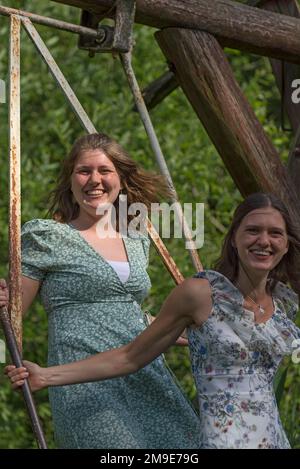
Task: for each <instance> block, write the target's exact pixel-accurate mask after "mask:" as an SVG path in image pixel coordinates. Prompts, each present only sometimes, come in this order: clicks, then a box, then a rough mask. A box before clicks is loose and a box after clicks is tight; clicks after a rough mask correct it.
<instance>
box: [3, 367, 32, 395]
mask: <svg viewBox="0 0 300 469" xmlns="http://www.w3.org/2000/svg"><path fill="white" fill-rule="evenodd" d="M4 373H5V374H6V375H7V376H8V378H9V379H10V382H11V385H12V388H13V389H17V388H19V387H20V386H22V385H23V384H24V382H25V379H26V378H28V376H29V373H28V371H27V369H26V368H25V367H20V368H16V367H15V366H14V365H8V366H6V367H5V370H4Z"/></svg>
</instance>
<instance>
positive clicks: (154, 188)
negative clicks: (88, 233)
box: [48, 133, 172, 223]
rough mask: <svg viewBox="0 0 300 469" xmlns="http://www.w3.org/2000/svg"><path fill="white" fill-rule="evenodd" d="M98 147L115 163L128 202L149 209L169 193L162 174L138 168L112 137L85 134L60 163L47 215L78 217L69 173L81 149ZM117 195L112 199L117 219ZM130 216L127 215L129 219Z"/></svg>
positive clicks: (61, 218)
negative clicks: (136, 203)
mask: <svg viewBox="0 0 300 469" xmlns="http://www.w3.org/2000/svg"><path fill="white" fill-rule="evenodd" d="M88 150H101V151H102V152H103V153H104V154H105V155H106V156H107V157H108V158H109V159H110V160H111V162H112V163H113V164H114V166H115V168H116V170H117V173H118V175H119V178H120V181H121V185H122V186H123V190H122V192H123V193H124V194H126V195H127V203H128V206H129V205H130V204H132V203H135V202H140V203H143V204H145V205H146V206H147V208H148V209H150V205H151V203H152V202H158V201H159V199H160V197H170V196H171V193H172V191H171V189H170V188H169V186H168V184H167V182H166V180H165V179H164V177H163V176H160V175H158V174H155V173H150V172H147V171H145V170H143V169H142V168H140V167H139V166H138V165H137V163H135V162H134V161H133V160H132V159H131V158H130V156H129V155H128V153H127V152H126V151H125V150H124V149H123V148H122V147H121V145H119V144H118V143H117V142H116V141H115V140H113V139H112V138H110V137H108V135H106V134H103V133H95V134H89V135H84V136H83V137H80V138H79V139H78V140H76V142H75V143H74V145H73V147H72V149H71V151H70V153H69V155H68V156H67V157H66V158H65V160H64V161H63V164H62V168H61V172H60V174H59V177H58V183H57V186H56V188H55V189H54V190H53V191H52V192H51V194H50V208H49V211H48V216H50V217H51V218H54V219H55V220H57V221H60V222H62V223H68V222H70V221H71V220H73V219H75V218H77V216H78V214H79V205H78V204H77V202H74V199H73V194H72V191H71V176H72V173H73V170H74V166H75V164H76V161H77V159H78V157H79V155H81V154H82V153H83V152H85V151H88ZM118 205H119V204H118V199H117V200H116V201H115V208H116V215H117V220H118ZM131 218H132V216H128V221H130V219H131Z"/></svg>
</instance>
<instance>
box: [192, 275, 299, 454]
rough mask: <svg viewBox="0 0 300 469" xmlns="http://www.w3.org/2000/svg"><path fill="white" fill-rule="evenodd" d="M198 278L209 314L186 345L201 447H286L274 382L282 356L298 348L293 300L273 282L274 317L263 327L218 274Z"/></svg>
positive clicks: (294, 298)
mask: <svg viewBox="0 0 300 469" xmlns="http://www.w3.org/2000/svg"><path fill="white" fill-rule="evenodd" d="M197 276H198V277H199V278H205V279H207V280H208V281H209V283H210V285H211V289H212V300H213V308H212V312H211V315H210V316H209V318H208V319H207V320H206V321H205V323H204V324H202V326H201V327H198V328H192V327H191V328H189V330H188V336H189V346H190V353H191V361H192V370H193V375H194V378H195V381H196V386H197V390H198V397H199V409H200V442H199V446H200V447H201V448H289V447H290V445H289V442H288V439H287V437H286V435H285V432H284V430H283V428H282V424H281V422H280V417H279V413H278V408H277V404H276V399H275V395H274V390H273V378H274V375H275V373H276V371H277V369H278V366H279V364H280V362H281V360H282V358H283V356H284V355H289V354H292V353H293V351H294V350H295V347H297V345H298V347H299V338H300V330H299V329H298V328H297V327H296V325H295V324H294V322H293V319H294V318H295V315H296V312H297V310H298V297H297V295H296V294H295V293H294V292H293V291H292V290H290V289H289V288H288V287H287V286H286V285H284V284H283V283H280V282H278V283H277V285H276V288H275V291H274V292H273V303H274V307H275V309H274V313H273V316H272V317H271V318H270V319H269V320H268V321H267V322H266V323H264V324H256V323H255V322H254V314H253V312H252V311H249V310H247V309H244V308H243V300H244V299H243V296H242V294H241V293H240V291H239V290H238V289H237V288H236V287H235V286H234V285H233V284H232V283H231V282H230V281H229V280H228V279H227V278H226V277H225V276H224V275H222V274H220V273H218V272H215V271H212V270H206V271H204V272H199V274H198V275H197Z"/></svg>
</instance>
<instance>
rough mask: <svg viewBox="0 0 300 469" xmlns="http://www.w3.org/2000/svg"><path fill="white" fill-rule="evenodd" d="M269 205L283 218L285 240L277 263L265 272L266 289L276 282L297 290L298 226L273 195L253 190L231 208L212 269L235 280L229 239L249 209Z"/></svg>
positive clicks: (234, 255) (234, 259) (299, 271)
mask: <svg viewBox="0 0 300 469" xmlns="http://www.w3.org/2000/svg"><path fill="white" fill-rule="evenodd" d="M264 207H273V208H274V209H276V210H278V212H280V214H281V216H282V218H283V219H284V221H285V225H286V231H287V236H288V241H289V249H288V252H287V253H286V254H285V255H284V256H283V258H282V259H281V261H280V262H279V264H277V265H276V267H274V269H273V270H272V271H271V272H270V273H269V279H270V281H269V288H270V291H272V290H273V289H274V287H275V285H276V283H277V281H282V282H285V283H286V282H290V284H291V286H292V287H293V288H294V290H295V291H296V292H297V293H299V292H300V276H299V274H300V227H299V225H298V224H297V223H296V222H294V221H293V219H292V216H291V215H290V213H289V211H288V209H287V207H286V206H285V205H284V204H283V202H282V201H281V200H280V199H278V198H277V197H276V196H275V195H273V194H265V193H261V192H257V193H255V194H251V195H249V196H248V197H247V198H246V199H245V200H244V201H243V202H242V203H241V204H240V205H239V206H238V207H237V208H236V210H235V212H234V215H233V220H232V223H231V226H230V228H229V231H228V233H227V235H226V236H225V239H224V242H223V247H222V251H221V256H220V258H219V259H218V261H217V263H216V265H215V270H216V271H218V272H220V273H222V274H223V275H225V276H226V277H227V278H229V280H230V281H231V282H233V283H234V282H235V281H236V280H237V277H238V273H239V259H238V254H237V250H236V248H235V247H234V246H233V245H232V240H233V238H234V236H235V233H236V231H237V229H238V228H239V226H240V224H241V222H242V220H243V218H244V217H245V216H246V215H247V214H248V213H249V212H251V211H252V210H256V209H258V208H264Z"/></svg>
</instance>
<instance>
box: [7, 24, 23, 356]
mask: <svg viewBox="0 0 300 469" xmlns="http://www.w3.org/2000/svg"><path fill="white" fill-rule="evenodd" d="M20 24H21V23H20V19H19V18H18V17H16V16H11V22H10V48H9V59H10V60H9V62H10V64H9V288H10V316H11V321H12V325H13V328H14V331H15V334H16V338H17V343H18V346H19V350H20V351H22V284H21V170H20V166H21V165H20V153H21V152H20V145H21V142H20Z"/></svg>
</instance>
